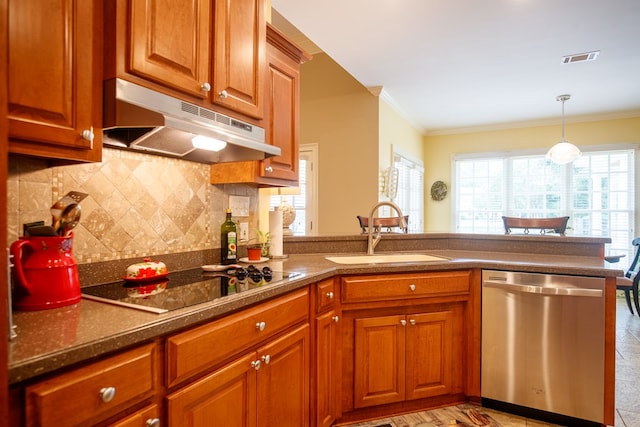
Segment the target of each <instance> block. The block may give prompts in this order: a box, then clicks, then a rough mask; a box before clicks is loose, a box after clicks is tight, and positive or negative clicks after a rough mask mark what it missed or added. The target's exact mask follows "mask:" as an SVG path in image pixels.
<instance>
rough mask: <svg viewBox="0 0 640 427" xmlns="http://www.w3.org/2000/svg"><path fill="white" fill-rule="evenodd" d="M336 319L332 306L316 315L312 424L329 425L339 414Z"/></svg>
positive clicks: (337, 328) (319, 426) (338, 362)
mask: <svg viewBox="0 0 640 427" xmlns="http://www.w3.org/2000/svg"><path fill="white" fill-rule="evenodd" d="M339 322H340V319H339V317H338V316H337V314H336V312H335V311H334V310H331V311H328V312H326V313H324V314H322V315H320V316H318V317H317V318H316V352H315V353H316V356H315V357H316V367H315V380H316V426H318V427H330V426H332V425H333V423H334V421H335V420H336V419H337V418H338V417H339V402H340V378H341V371H342V370H341V365H340V360H341V359H340V353H339V346H338V339H339V336H340V335H339V334H340V332H339V331H340V328H339V324H340V323H339Z"/></svg>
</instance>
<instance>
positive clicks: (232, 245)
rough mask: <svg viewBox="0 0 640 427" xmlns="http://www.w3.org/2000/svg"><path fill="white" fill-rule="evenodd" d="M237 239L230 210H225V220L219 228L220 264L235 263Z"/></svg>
mask: <svg viewBox="0 0 640 427" xmlns="http://www.w3.org/2000/svg"><path fill="white" fill-rule="evenodd" d="M237 250H238V238H237V230H236V223H235V222H233V220H232V219H231V209H227V218H226V220H225V222H223V223H222V226H221V227H220V263H221V264H223V265H227V264H235V263H236V262H237V256H238V253H237Z"/></svg>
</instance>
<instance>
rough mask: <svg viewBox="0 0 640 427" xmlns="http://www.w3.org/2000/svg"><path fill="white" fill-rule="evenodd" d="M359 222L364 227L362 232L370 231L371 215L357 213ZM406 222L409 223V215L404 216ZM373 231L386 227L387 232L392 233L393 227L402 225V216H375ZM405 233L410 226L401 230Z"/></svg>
mask: <svg viewBox="0 0 640 427" xmlns="http://www.w3.org/2000/svg"><path fill="white" fill-rule="evenodd" d="M356 218H358V223H359V224H360V228H361V229H362V234H367V233H368V232H369V230H368V227H369V217H368V216H361V215H357V216H356ZM404 223H405V224H409V215H405V216H404ZM373 227H374V228H373V231H375V232H377V231H378V229H381V228H386V232H387V233H391V232H392V229H393V228H397V227H400V218H399V217H397V216H394V217H389V218H373ZM400 231H401V232H403V233H407V231H408V227H407V228H404V229H402V230H400Z"/></svg>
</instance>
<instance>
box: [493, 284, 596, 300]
mask: <svg viewBox="0 0 640 427" xmlns="http://www.w3.org/2000/svg"><path fill="white" fill-rule="evenodd" d="M482 286H483V287H485V288H495V289H503V290H507V291H515V292H523V293H527V294H539V295H558V296H561V295H563V296H570V297H602V296H603V291H602V289H589V288H570V287H562V286H558V287H553V286H536V285H525V284H519V283H505V282H497V281H493V280H485V281H483V282H482Z"/></svg>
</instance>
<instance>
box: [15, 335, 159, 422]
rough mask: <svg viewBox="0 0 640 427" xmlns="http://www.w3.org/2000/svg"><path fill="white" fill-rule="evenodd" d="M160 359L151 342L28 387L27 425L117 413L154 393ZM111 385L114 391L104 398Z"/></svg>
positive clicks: (92, 419) (95, 419)
mask: <svg viewBox="0 0 640 427" xmlns="http://www.w3.org/2000/svg"><path fill="white" fill-rule="evenodd" d="M157 359H158V358H157V356H156V347H155V345H153V344H149V345H146V346H142V347H139V348H137V349H135V350H130V351H127V352H124V353H121V354H119V355H117V356H112V357H109V358H107V359H104V360H101V361H99V362H96V363H93V364H91V365H88V366H84V367H81V368H78V369H75V370H73V371H71V372H67V373H64V374H61V375H58V376H56V377H53V378H51V379H48V380H44V381H42V382H40V383H37V384H35V385H32V386H29V387H27V389H26V406H27V408H26V417H27V425H29V426H32V425H33V426H35V425H38V426H59V425H60V421H61V420H64V424H65V425H68V426H75V425H80V424H82V425H90V424H93V423H96V422H98V421H100V420H103V419H105V418H107V417H110V416H112V415H115V414H116V413H118V412H120V411H122V410H123V409H125V408H127V407H129V406H131V405H133V404H135V403H137V402H140V401H142V400H144V399H145V398H147V397H149V396H151V395H152V394H153V393H154V391H155V389H156V386H157V380H156V378H157V372H159V370H160V367H158V366H157ZM109 387H113V388H114V389H115V394H114V395H113V398H112V399H111V400H110V401H105V400H108V398H107V397H106V395H105V393H104V392H105V391H106V389H107V388H109Z"/></svg>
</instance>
